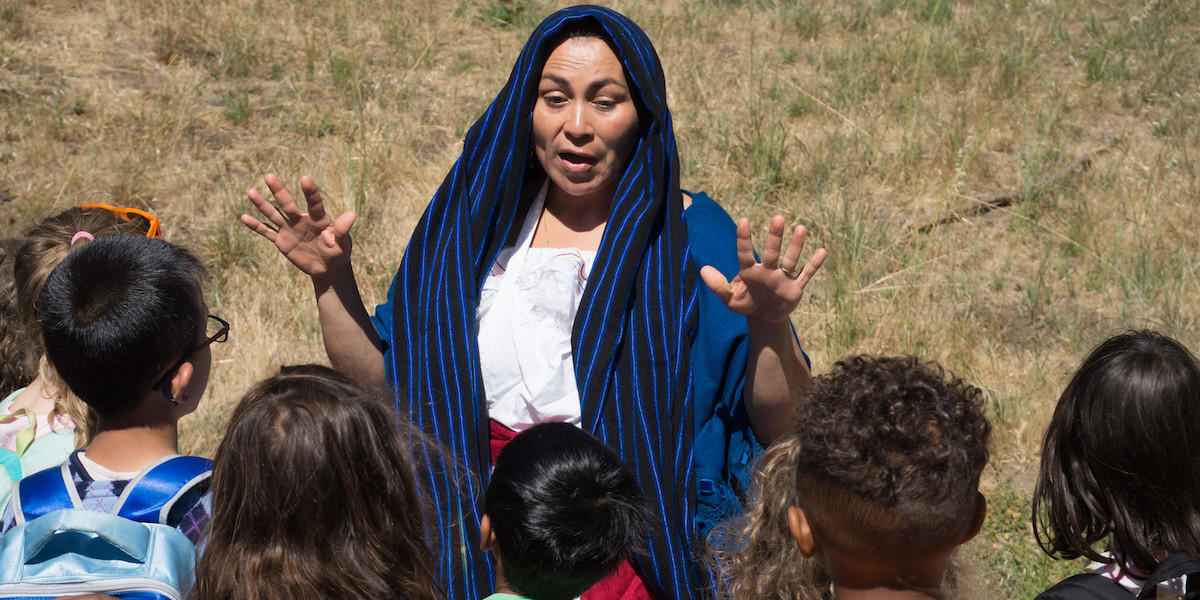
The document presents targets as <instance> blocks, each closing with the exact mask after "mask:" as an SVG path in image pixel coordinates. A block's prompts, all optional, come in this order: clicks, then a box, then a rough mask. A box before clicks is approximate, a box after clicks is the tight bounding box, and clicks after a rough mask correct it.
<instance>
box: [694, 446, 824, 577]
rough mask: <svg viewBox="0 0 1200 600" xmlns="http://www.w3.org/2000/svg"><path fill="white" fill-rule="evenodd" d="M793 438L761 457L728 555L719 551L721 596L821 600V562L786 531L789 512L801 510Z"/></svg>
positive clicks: (716, 543) (718, 545) (718, 543)
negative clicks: (803, 551) (794, 508)
mask: <svg viewBox="0 0 1200 600" xmlns="http://www.w3.org/2000/svg"><path fill="white" fill-rule="evenodd" d="M799 452H800V444H799V440H798V438H797V437H796V435H795V434H789V435H786V436H784V437H782V438H779V439H778V440H777V441H776V442H775V443H774V444H772V445H771V447H770V448H767V450H766V451H765V452H763V454H762V456H761V457H759V459H758V462H757V463H756V464H755V468H754V479H753V482H752V484H751V491H750V494H751V497H750V510H749V511H748V512H747V514H746V515H745V516H744V517H742V518H741V519H740V522H739V523H736V524H734V528H735V529H736V531H735V532H732V540H731V541H732V545H733V548H732V549H725V550H722V549H721V547H722V546H724V545H726V544H725V543H724V542H723V541H718V538H719V537H720V535H721V533H722V531H721V530H719V531H718V533H717V534H716V537H715V538H714V539H713V540H712V543H713V546H714V547H715V548H717V553H718V560H719V561H720V569H721V571H720V572H721V574H722V580H723V582H724V587H725V589H724V590H723V591H724V592H725V595H726V596H727V597H729V598H731V599H732V600H823V599H826V598H831V597H832V595H831V591H830V586H831V584H832V579H831V578H830V577H829V573H828V572H826V570H825V567H823V566H822V565H821V564H820V562H818V561H817V560H814V559H810V558H806V557H805V556H804V555H803V554H801V553H800V547H799V546H798V545H797V544H796V540H794V539H792V534H791V532H790V531H789V530H788V517H787V511H788V507H790V506H796V505H798V504H799V490H798V487H797V485H796V465H797V463H798V462H799V458H800V456H799Z"/></svg>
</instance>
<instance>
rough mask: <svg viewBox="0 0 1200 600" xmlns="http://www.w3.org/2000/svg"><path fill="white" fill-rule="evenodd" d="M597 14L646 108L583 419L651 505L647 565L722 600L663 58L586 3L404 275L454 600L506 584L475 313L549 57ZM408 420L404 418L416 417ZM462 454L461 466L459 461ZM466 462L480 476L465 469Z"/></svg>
mask: <svg viewBox="0 0 1200 600" xmlns="http://www.w3.org/2000/svg"><path fill="white" fill-rule="evenodd" d="M586 20H591V21H593V22H594V23H596V24H598V25H599V26H600V28H601V29H602V30H603V31H605V32H606V33H607V34H608V37H609V40H610V41H611V43H612V46H613V47H614V49H615V50H616V53H617V58H618V59H620V61H621V62H622V64H623V66H624V68H625V73H626V76H627V78H628V79H629V82H630V84H631V88H632V89H631V92H632V94H633V96H634V99H635V101H636V103H637V106H638V117H639V135H640V138H639V140H638V143H637V144H636V147H635V150H634V151H633V154H632V156H631V157H630V158H629V161H628V164H627V165H626V169H625V173H624V174H623V176H622V179H621V182H620V184H619V185H618V188H617V191H616V194H615V197H614V199H613V203H612V208H611V212H610V214H609V220H608V224H607V226H606V228H605V234H604V238H603V241H602V242H601V244H600V247H599V248H598V250H597V255H596V259H595V262H594V264H593V267H592V271H591V274H590V276H589V278H588V282H587V286H586V288H585V290H584V294H583V298H582V300H581V302H580V309H579V311H578V312H577V315H578V316H577V317H576V320H575V324H574V328H573V330H572V349H573V359H574V364H575V372H576V379H577V382H578V385H579V394H580V399H581V403H582V410H583V427H584V428H585V429H586V430H588V431H589V432H591V433H592V434H594V435H596V436H597V437H599V438H600V439H601V440H604V441H605V442H606V443H607V444H609V445H610V446H612V447H613V448H615V449H616V450H617V451H618V452H620V453H621V455H622V456H623V457H624V458H625V460H626V461H628V462H629V463H630V464H631V465H632V466H633V467H634V468H635V469H636V470H637V472H638V474H639V477H640V481H641V483H642V487H643V491H644V492H645V495H646V498H647V502H648V508H649V509H650V511H649V512H650V514H651V519H650V521H651V522H650V527H649V530H648V532H647V543H646V548H645V549H644V553H643V554H642V555H640V556H639V557H638V558H637V559H636V560H635V566H636V568H637V570H638V572H639V573H640V574H641V575H642V577H643V579H644V580H645V581H646V583H647V585H648V587H649V588H650V591H651V593H653V594H654V595H655V596H656V597H658V598H670V599H674V600H687V599H691V598H696V597H703V596H706V595H708V594H709V592H708V590H710V589H711V587H710V586H709V582H710V580H709V578H708V577H707V575H706V574H705V573H704V569H703V568H702V567H701V566H699V564H698V563H697V561H696V560H695V555H694V554H693V552H694V548H693V547H692V546H693V540H692V536H693V534H694V531H695V525H694V522H693V514H692V506H693V503H694V498H695V491H694V489H693V483H692V465H693V461H692V456H691V443H692V433H693V432H692V429H693V423H692V421H693V420H692V414H691V407H692V402H691V400H692V398H691V393H692V386H691V363H690V357H689V349H690V345H691V342H692V340H693V339H694V338H695V335H696V327H697V314H698V311H697V294H698V289H697V276H696V272H695V268H694V267H693V266H692V265H691V264H690V263H689V252H688V246H687V234H686V230H685V225H684V222H683V217H682V215H683V201H682V196H681V193H680V189H679V157H678V154H677V153H676V148H675V138H674V132H673V129H672V124H671V115H670V112H669V110H668V109H667V103H666V83H665V79H664V77H663V72H662V65H661V64H660V63H659V59H658V55H657V54H656V53H655V51H654V48H653V46H652V45H651V44H650V40H649V39H648V38H647V37H646V34H645V33H644V32H643V31H642V30H641V29H640V28H639V27H638V26H637V25H636V24H634V23H633V22H632V21H630V20H629V19H628V18H626V17H624V16H623V15H621V14H619V13H617V12H614V11H612V10H610V9H607V8H602V7H596V6H576V7H572V8H568V9H564V10H561V11H559V12H556V13H554V14H553V15H551V16H550V17H548V18H547V19H546V20H545V21H543V22H542V24H541V25H539V26H538V27H537V29H536V30H535V31H534V32H533V34H532V36H531V37H530V39H529V41H528V42H527V43H526V45H525V47H524V49H523V50H522V51H521V55H520V57H519V59H518V60H517V64H516V66H515V67H514V68H513V72H512V74H511V76H510V77H509V80H508V82H507V83H506V84H505V86H504V88H503V89H502V90H501V91H500V94H499V95H498V96H497V97H496V99H495V100H494V101H493V102H492V104H491V105H490V106H489V108H488V110H487V112H485V113H484V114H483V116H482V117H480V118H479V120H478V121H477V122H476V123H475V124H474V126H472V127H471V129H470V131H469V132H468V133H467V136H466V139H465V141H464V145H463V153H462V155H461V156H460V157H459V159H458V161H457V162H456V163H455V164H454V167H453V168H452V169H451V171H450V173H449V174H448V175H447V176H446V179H445V180H444V181H443V182H442V185H441V186H440V188H439V189H438V191H437V194H436V195H435V196H434V197H433V199H432V201H431V202H430V204H429V207H428V208H427V209H426V211H425V214H424V215H423V216H422V218H421V221H420V223H419V224H418V225H417V228H416V230H415V232H414V233H413V237H412V240H411V241H410V242H409V245H408V249H407V250H406V252H405V255H404V258H403V260H402V262H401V265H400V268H399V272H398V273H397V275H396V281H395V283H394V290H395V310H396V312H397V313H398V314H397V315H396V318H395V319H394V323H395V331H394V335H393V337H392V340H393V344H394V347H393V352H391V353H389V355H390V356H391V357H392V358H391V359H390V360H391V361H392V363H391V365H390V366H391V367H392V369H391V373H392V377H393V380H392V384H393V389H394V390H396V406H397V411H398V413H397V414H399V415H401V416H403V415H404V414H407V418H408V419H410V420H411V422H412V423H413V424H414V425H415V426H417V427H420V428H421V429H422V430H424V431H425V432H426V433H428V434H429V435H432V436H434V437H435V438H436V439H437V440H438V441H440V442H441V443H442V445H443V446H445V447H446V449H447V450H448V453H446V455H444V456H429V460H430V461H431V463H430V465H429V468H428V469H427V470H426V472H425V473H424V474H423V476H422V482H421V483H422V486H423V488H424V490H423V491H424V492H425V494H426V496H427V497H429V498H431V499H433V501H434V502H435V503H436V504H437V506H436V514H437V516H438V523H437V524H436V525H437V527H436V530H435V531H433V532H431V542H433V546H434V548H435V549H436V550H435V551H436V552H437V553H438V554H437V556H435V560H436V563H437V565H438V573H437V574H438V578H439V580H440V581H441V582H442V585H443V586H444V589H445V592H446V595H447V597H448V598H450V599H452V600H475V599H477V598H480V597H483V596H486V595H487V594H488V592H489V591H490V589H491V588H490V586H491V581H492V578H493V576H494V573H493V567H492V564H491V561H490V559H489V557H487V555H486V554H485V553H482V552H480V551H479V550H478V540H479V530H478V522H479V518H480V516H481V515H480V513H481V506H480V500H481V499H482V497H483V486H484V485H486V479H487V475H488V471H489V465H490V461H489V456H488V439H487V436H488V416H487V403H486V400H485V397H484V391H483V385H482V382H481V380H480V377H481V373H480V366H479V348H478V345H477V339H476V336H477V331H476V323H475V311H476V307H477V304H478V300H479V295H480V290H481V287H482V285H483V281H484V278H485V277H486V275H487V272H488V270H489V268H490V266H491V264H492V263H493V262H494V261H495V257H496V254H497V253H498V252H499V250H500V248H501V246H502V245H503V241H504V240H506V239H508V237H509V235H510V233H511V232H512V231H513V227H514V226H516V225H519V219H520V217H521V215H520V214H519V212H520V204H521V198H520V196H521V191H522V189H523V188H524V187H525V186H526V185H528V184H530V183H531V182H530V181H526V176H527V174H530V173H532V175H531V177H532V176H537V177H541V176H543V175H541V174H540V168H539V167H538V166H537V165H536V163H534V164H527V162H531V160H530V154H531V153H530V142H529V139H530V129H531V126H532V124H531V113H532V110H533V107H534V104H535V102H536V101H537V85H538V79H539V78H540V76H541V66H542V64H543V63H544V61H545V59H546V57H547V56H548V55H549V53H550V52H551V51H552V50H553V48H551V47H549V44H550V42H552V41H553V40H554V39H555V38H556V36H558V35H560V34H562V33H563V32H564V30H566V29H570V28H572V26H573V25H577V24H578V23H579V22H581V21H586ZM402 418H403V417H402ZM451 461H457V463H458V464H451ZM464 469H465V471H464Z"/></svg>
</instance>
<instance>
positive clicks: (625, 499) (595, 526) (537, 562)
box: [484, 423, 645, 600]
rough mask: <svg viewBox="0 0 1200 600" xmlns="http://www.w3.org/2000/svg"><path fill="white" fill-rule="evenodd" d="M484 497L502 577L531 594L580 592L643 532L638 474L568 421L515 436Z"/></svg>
mask: <svg viewBox="0 0 1200 600" xmlns="http://www.w3.org/2000/svg"><path fill="white" fill-rule="evenodd" d="M484 502H485V505H486V506H485V508H486V512H487V515H488V519H489V520H490V521H491V524H492V530H493V531H494V532H495V534H496V544H497V546H498V549H497V550H498V552H499V556H500V560H501V563H502V564H503V566H504V576H505V578H506V579H507V580H508V582H509V584H510V585H512V587H513V588H514V589H515V590H516V591H517V592H518V593H519V594H521V595H522V596H526V597H528V598H531V599H532V600H570V599H571V598H575V597H576V596H579V595H580V594H582V593H583V592H584V591H585V590H587V589H588V588H589V587H591V586H592V585H593V584H594V583H596V582H597V581H600V580H601V579H603V578H604V577H605V576H606V575H608V574H609V573H612V572H613V571H614V570H615V569H616V568H617V567H618V566H619V565H620V563H621V560H623V559H626V558H628V557H629V556H630V555H631V554H632V553H633V551H634V550H635V549H637V548H639V547H640V545H641V542H642V540H643V539H644V537H645V518H644V510H645V508H644V506H643V501H642V492H641V489H640V488H639V487H638V482H637V476H636V475H634V473H633V471H632V470H631V469H630V468H629V466H628V465H626V464H625V463H624V462H623V461H622V460H621V457H620V456H619V455H617V453H616V452H615V451H613V450H612V449H611V448H609V447H608V446H605V445H604V444H603V443H601V442H600V440H597V439H596V438H594V437H592V436H591V435H588V434H587V433H585V432H584V431H582V430H580V429H579V428H578V427H576V426H574V425H571V424H568V423H543V424H541V425H536V426H534V427H531V428H529V429H527V430H525V431H523V432H521V433H520V434H518V435H517V436H516V437H514V438H513V439H512V441H510V442H509V443H508V445H506V446H505V447H504V449H503V450H502V451H501V452H500V456H499V457H497V459H496V468H495V470H493V471H492V477H491V482H490V483H489V484H488V488H487V492H486V495H485V499H484Z"/></svg>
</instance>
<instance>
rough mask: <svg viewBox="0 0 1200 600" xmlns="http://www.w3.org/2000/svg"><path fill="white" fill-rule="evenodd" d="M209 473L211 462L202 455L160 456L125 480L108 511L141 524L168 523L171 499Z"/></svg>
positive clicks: (205, 478)
mask: <svg viewBox="0 0 1200 600" xmlns="http://www.w3.org/2000/svg"><path fill="white" fill-rule="evenodd" d="M211 476H212V461H210V460H208V459H206V458H200V457H199V456H179V455H177V454H175V455H170V456H166V457H163V458H162V459H160V460H159V461H158V462H155V463H154V464H152V465H150V466H149V467H146V469H145V470H143V471H142V472H141V473H138V476H137V477H135V478H134V479H133V480H132V481H130V482H129V485H128V486H126V488H125V491H124V492H122V493H121V497H120V498H118V499H117V504H116V506H114V507H113V510H112V512H113V514H115V515H117V516H119V517H124V518H126V519H131V520H134V521H140V522H142V523H159V524H162V525H168V524H169V523H167V515H169V514H170V512H171V508H172V507H174V506H175V502H176V501H178V500H179V498H180V497H181V496H183V495H184V494H186V493H187V492H188V491H190V490H192V489H193V488H195V487H196V486H197V485H199V484H200V483H203V482H205V481H207V480H208V478H209V477H211Z"/></svg>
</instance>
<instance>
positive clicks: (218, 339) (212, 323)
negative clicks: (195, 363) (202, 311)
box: [150, 315, 229, 390]
mask: <svg viewBox="0 0 1200 600" xmlns="http://www.w3.org/2000/svg"><path fill="white" fill-rule="evenodd" d="M205 327H206V328H207V329H206V330H205V335H207V336H208V337H207V338H206V339H205V340H204V341H203V342H201V343H200V345H199V346H196V348H195V349H194V350H192V351H191V352H188V353H187V354H185V355H183V358H181V359H179V360H177V361H175V364H173V365H171V368H169V369H167V372H166V373H163V376H162V377H160V378H159V380H158V381H156V382H154V385H152V386H150V389H152V390H157V389H158V388H160V387H162V386H163V384H165V383H166V381H167V377H169V376H170V375H171V373H174V372H175V369H178V368H179V365H182V364H183V363H185V362H187V360H188V359H189V358H191V357H192V355H193V354H195V353H197V352H199V351H201V350H203V349H204V348H205V347H207V346H208V345H209V344H212V343H214V342H215V343H217V344H223V343H225V340H227V339H229V321H226V320H225V319H222V318H221V317H218V316H217V315H208V321H207V324H206V325H205Z"/></svg>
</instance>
